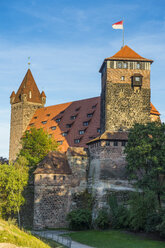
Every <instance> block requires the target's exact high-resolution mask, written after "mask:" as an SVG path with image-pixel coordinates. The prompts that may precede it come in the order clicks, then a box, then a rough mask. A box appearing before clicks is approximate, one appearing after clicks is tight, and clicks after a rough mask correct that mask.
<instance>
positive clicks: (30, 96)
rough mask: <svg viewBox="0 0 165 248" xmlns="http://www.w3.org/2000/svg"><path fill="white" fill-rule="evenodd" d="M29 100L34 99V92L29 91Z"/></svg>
mask: <svg viewBox="0 0 165 248" xmlns="http://www.w3.org/2000/svg"><path fill="white" fill-rule="evenodd" d="M29 98H30V99H31V98H32V92H31V91H29Z"/></svg>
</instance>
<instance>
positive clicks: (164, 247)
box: [67, 230, 165, 248]
mask: <svg viewBox="0 0 165 248" xmlns="http://www.w3.org/2000/svg"><path fill="white" fill-rule="evenodd" d="M67 235H68V236H70V237H71V238H72V240H75V241H77V242H80V243H82V244H86V245H90V246H93V247H97V248H165V242H163V241H155V240H151V239H146V238H141V237H139V236H136V234H127V233H123V232H121V231H117V230H108V231H93V230H92V231H81V232H75V233H70V234H67Z"/></svg>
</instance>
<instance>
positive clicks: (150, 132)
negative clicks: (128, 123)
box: [125, 122, 165, 207]
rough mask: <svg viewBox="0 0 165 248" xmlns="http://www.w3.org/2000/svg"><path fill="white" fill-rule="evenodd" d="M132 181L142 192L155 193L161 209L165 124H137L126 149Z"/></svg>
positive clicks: (128, 169) (164, 164) (164, 169)
mask: <svg viewBox="0 0 165 248" xmlns="http://www.w3.org/2000/svg"><path fill="white" fill-rule="evenodd" d="M125 153H126V160H127V162H128V165H127V171H128V174H129V178H130V179H135V180H136V185H137V186H138V187H140V188H142V190H144V191H146V190H150V191H153V192H155V194H156V195H157V200H158V202H159V205H160V207H161V196H162V194H163V192H164V190H165V124H163V123H162V124H161V123H159V122H152V123H148V124H146V125H142V124H135V126H134V128H132V129H130V133H129V137H128V144H127V146H126V148H125Z"/></svg>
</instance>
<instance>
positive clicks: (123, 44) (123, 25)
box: [122, 18, 124, 47]
mask: <svg viewBox="0 0 165 248" xmlns="http://www.w3.org/2000/svg"><path fill="white" fill-rule="evenodd" d="M122 47H124V18H123V46H122Z"/></svg>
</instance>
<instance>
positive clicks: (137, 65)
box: [136, 62, 141, 70]
mask: <svg viewBox="0 0 165 248" xmlns="http://www.w3.org/2000/svg"><path fill="white" fill-rule="evenodd" d="M136 69H138V70H139V69H141V64H140V62H137V63H136Z"/></svg>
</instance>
